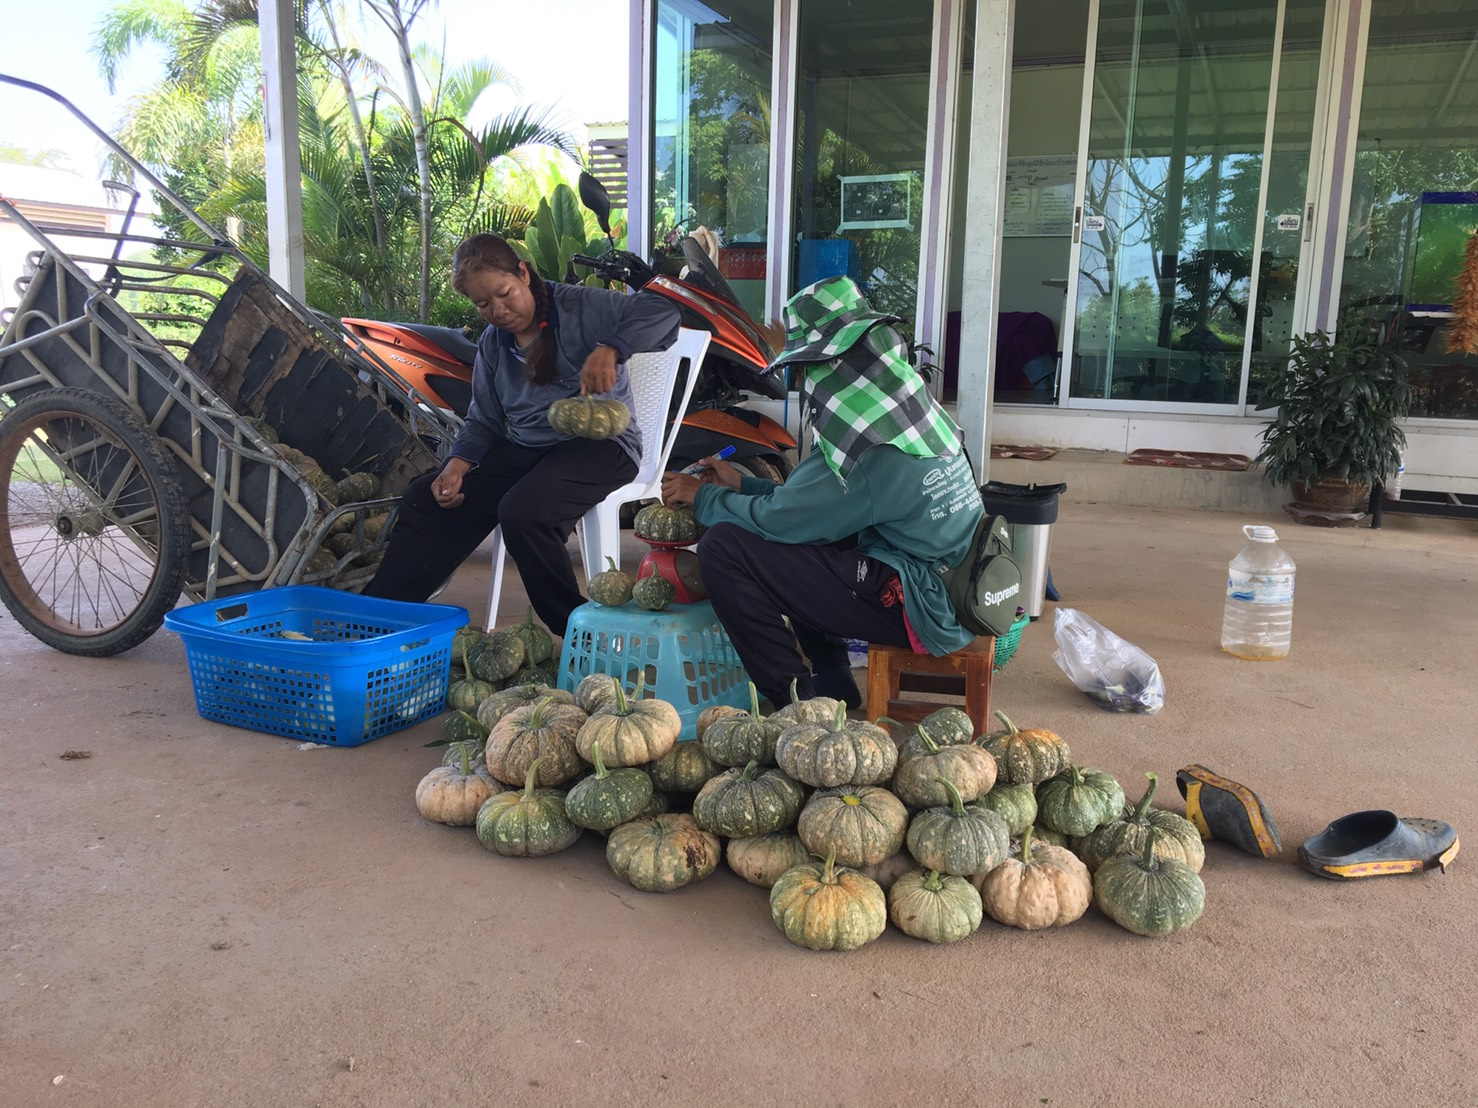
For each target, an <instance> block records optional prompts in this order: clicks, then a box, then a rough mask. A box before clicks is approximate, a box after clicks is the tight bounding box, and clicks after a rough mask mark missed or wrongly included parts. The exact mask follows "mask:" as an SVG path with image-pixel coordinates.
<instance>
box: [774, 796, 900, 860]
mask: <svg viewBox="0 0 1478 1108" xmlns="http://www.w3.org/2000/svg"><path fill="white" fill-rule="evenodd" d="M907 829H908V809H907V808H905V807H904V806H903V801H901V800H899V799H898V798H897V797H896V796H894V795H893V794H892V793H890V792H889V791H888V790H887V789H883V788H879V787H878V786H876V785H847V786H843V787H841V788H837V789H818V790H817V791H816V792H814V793H812V794H811V798H810V799H809V800H807V801H806V806H805V807H804V808H802V809H801V814H800V817H799V818H798V819H797V820H796V832H797V834H799V835H800V837H801V841H802V842H803V843H805V844H806V848H807V849H808V850H810V852H811V853H812V854H815V855H817V856H818V857H819V856H820V855H821V854H823V853H824V852H825V851H827V850H834V851H835V854H836V859H837V861H839V862H841V863H842V864H843V865H847V866H871V865H876V864H877V863H879V862H881V861H882V860H883V859H884V858H887V857H889V856H890V855H893V854H897V853H898V851H899V850H901V849H902V848H903V841H904V835H905V834H906V832H907Z"/></svg>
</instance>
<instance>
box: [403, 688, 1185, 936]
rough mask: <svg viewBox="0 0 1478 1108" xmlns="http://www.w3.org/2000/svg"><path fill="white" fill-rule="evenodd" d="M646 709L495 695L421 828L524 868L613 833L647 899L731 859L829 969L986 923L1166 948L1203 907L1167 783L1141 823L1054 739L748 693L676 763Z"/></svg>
mask: <svg viewBox="0 0 1478 1108" xmlns="http://www.w3.org/2000/svg"><path fill="white" fill-rule="evenodd" d="M643 691H644V690H643V688H642V682H641V681H640V680H638V682H637V685H636V688H635V689H628V688H627V687H625V686H624V685H623V684H622V683H621V681H620V680H618V679H616V678H613V677H610V676H606V675H603V674H593V675H591V676H588V677H586V678H584V679H583V680H582V681H581V682H580V683H579V685H578V686H577V687H576V688H575V690H574V691H573V692H568V691H563V690H559V689H555V688H550V687H548V686H547V685H543V684H538V683H526V684H521V685H510V686H509V687H508V688H506V689H504V690H502V691H499V692H494V693H492V694H490V695H488V696H487V697H486V698H484V699H483V700H481V701H480V702H479V703H478V704H477V705H476V707H475V708H473V709H471V710H470V711H468V710H462V711H461V712H460V714H461V715H462V716H466V717H467V718H469V719H471V720H472V722H473V724H475V725H476V726H475V728H472V729H470V730H468V729H467V726H466V723H465V721H458V722H456V723H453V722H451V720H452V719H453V718H454V716H455V713H454V716H453V717H448V718H449V722H448V725H447V727H446V729H445V730H444V736H445V737H446V739H447V740H448V744H449V745H448V751H447V753H446V757H445V759H444V761H443V765H442V766H440V767H438V768H437V769H435V770H433V771H432V772H431V773H430V774H428V775H427V776H426V778H425V779H424V780H423V781H421V783H420V785H419V786H418V787H417V790H416V803H417V805H418V807H419V808H420V811H421V813H422V815H424V816H425V817H426V818H427V819H429V820H433V821H436V822H440V823H446V824H450V825H453V826H471V827H474V828H475V829H476V834H477V837H478V839H479V840H480V841H481V842H482V843H483V845H484V846H486V847H487V848H488V849H490V850H492V851H494V852H495V853H497V854H500V855H504V856H508V857H531V856H538V855H545V854H551V853H554V852H556V851H560V850H564V849H566V848H568V847H569V846H571V845H572V844H573V843H575V841H576V840H578V839H579V838H580V836H581V835H582V834H583V833H584V832H585V831H587V830H588V831H592V832H596V833H598V834H601V835H604V836H606V859H607V862H608V863H609V865H610V867H611V869H612V871H613V872H614V873H615V874H616V875H617V876H618V877H620V878H621V879H622V880H624V881H626V882H628V883H629V884H631V885H632V886H634V887H635V888H637V889H641V890H643V891H645V892H671V891H674V890H676V889H679V888H682V887H684V886H686V885H689V884H691V883H693V882H695V881H700V880H702V879H704V878H706V877H708V876H710V875H711V874H712V873H713V872H714V871H715V869H716V868H717V866H718V863H719V861H720V859H721V858H722V859H724V860H726V862H727V864H728V865H729V867H730V868H731V869H732V870H733V871H734V872H735V873H737V874H738V875H739V876H740V877H742V878H743V879H744V880H745V881H748V882H749V883H751V884H753V885H757V886H760V887H763V888H768V889H769V890H770V894H769V895H770V911H771V916H772V918H773V920H774V922H775V924H776V926H777V927H778V928H779V929H780V930H781V931H782V932H783V933H784V934H785V936H786V937H787V938H788V939H789V940H790V941H792V942H794V943H796V944H798V945H800V946H803V947H807V948H809V949H812V950H833V949H835V950H846V949H852V948H855V947H858V946H861V945H863V944H864V943H867V942H871V941H872V940H874V939H876V938H878V937H879V936H880V935H881V934H882V933H883V932H884V930H885V929H886V927H887V924H888V923H889V922H891V923H892V924H893V925H894V926H896V927H897V928H898V929H899V930H901V931H903V932H904V933H905V934H908V935H911V936H914V937H916V938H920V939H924V940H927V941H930V942H934V943H952V942H958V941H960V940H962V939H965V938H967V937H968V936H970V935H971V934H973V933H975V932H976V931H977V930H978V929H979V928H980V927H981V925H982V921H983V920H984V919H985V918H986V917H989V918H990V919H992V920H994V921H996V923H999V924H1004V925H1007V926H1011V927H1018V928H1022V929H1026V930H1037V929H1041V928H1050V927H1062V926H1065V925H1067V924H1070V923H1072V922H1074V921H1075V920H1078V919H1080V918H1081V917H1082V916H1083V915H1084V914H1085V913H1086V912H1087V911H1088V909H1089V908H1090V906H1093V905H1095V904H1096V905H1097V907H1098V908H1099V910H1101V911H1102V912H1103V913H1104V914H1105V915H1107V916H1108V917H1109V918H1110V919H1112V920H1113V921H1114V922H1116V923H1118V924H1120V925H1121V926H1123V927H1125V928H1127V929H1128V930H1130V931H1133V932H1135V933H1137V934H1140V935H1163V934H1168V933H1171V932H1175V931H1179V930H1182V929H1184V928H1186V927H1189V926H1190V925H1191V924H1192V923H1194V922H1195V920H1196V919H1197V918H1199V916H1200V914H1201V912H1202V909H1203V907H1204V904H1205V889H1204V886H1203V884H1202V881H1201V878H1200V876H1199V871H1200V869H1201V865H1202V863H1203V861H1204V859H1205V851H1204V848H1203V846H1202V842H1201V837H1200V834H1199V832H1198V831H1197V829H1196V827H1195V826H1194V825H1193V824H1192V823H1190V821H1188V820H1187V819H1185V818H1184V817H1183V816H1180V815H1178V814H1176V813H1173V812H1168V811H1164V810H1162V809H1158V808H1155V807H1154V806H1153V803H1152V802H1153V799H1154V794H1155V788H1156V778H1155V775H1154V774H1152V773H1151V774H1147V775H1146V776H1147V777H1148V778H1149V785H1148V788H1147V789H1146V790H1145V792H1144V795H1143V797H1142V798H1141V799H1140V800H1139V801H1138V802H1136V803H1126V800H1125V794H1124V790H1123V788H1122V787H1121V786H1120V784H1119V782H1118V781H1116V780H1115V779H1114V778H1113V777H1112V776H1111V775H1109V774H1107V773H1103V772H1101V771H1099V770H1095V769H1091V768H1085V767H1083V766H1080V765H1077V764H1075V763H1074V762H1073V761H1072V760H1071V755H1070V752H1069V749H1068V746H1067V743H1066V742H1065V741H1064V740H1063V739H1062V738H1061V736H1059V735H1057V734H1055V733H1054V732H1052V731H1048V730H1045V729H1040V728H1036V729H1028V730H1021V729H1018V728H1017V727H1016V726H1015V725H1014V724H1012V723H1011V722H1010V720H1009V719H1007V718H1006V717H1005V716H1004V715H1003V714H1001V713H999V712H998V713H997V717H998V718H999V719H1000V721H1001V723H1002V728H1001V729H1000V730H997V731H992V732H990V733H988V734H985V735H977V734H975V733H974V729H973V727H972V725H971V721H970V718H969V716H967V715H966V714H965V713H964V712H963V711H961V710H959V709H957V708H941V709H939V710H937V711H935V712H933V713H931V714H930V715H928V716H927V717H925V718H924V719H923V720H922V721H921V722H920V723H918V724H917V725H904V724H897V723H895V722H894V721H890V720H878V721H876V722H867V721H866V720H852V719H848V718H847V714H846V708H845V706H844V705H843V704H842V703H841V702H840V701H837V700H832V699H830V698H826V697H817V698H815V699H813V700H806V701H796V702H794V703H792V704H789V705H787V706H785V707H782V708H780V709H779V710H777V711H775V712H774V713H773V714H771V715H769V716H763V715H761V713H760V710H759V705H758V699H757V696H756V694H755V693H754V690H753V687H752V686H751V690H750V693H751V707H750V709H749V710H748V711H745V710H742V709H739V708H734V707H730V706H718V707H711V708H708V709H706V710H705V711H704V712H703V713H702V714H701V715H700V717H699V719H698V722H697V732H698V738H697V741H696V742H679V741H678V734H679V731H680V730H681V722H680V720H679V717H678V714H677V711H676V709H675V708H673V706H672V705H670V704H668V703H666V702H665V701H662V700H659V699H655V698H650V697H646V698H644V697H643ZM890 728H891V729H892V730H891V731H890ZM895 731H896V733H897V737H896V738H895V734H894V732H895ZM900 740H901V742H900ZM725 841H726V845H725Z"/></svg>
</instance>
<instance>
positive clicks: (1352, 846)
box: [1298, 809, 1458, 880]
mask: <svg viewBox="0 0 1478 1108" xmlns="http://www.w3.org/2000/svg"><path fill="white" fill-rule="evenodd" d="M1457 852H1458V840H1457V832H1456V831H1455V830H1453V828H1452V825H1451V824H1447V823H1443V822H1442V821H1441V820H1437V819H1415V818H1413V817H1410V816H1407V817H1401V816H1397V815H1396V813H1395V812H1387V811H1385V810H1384V809H1376V810H1373V811H1369V812H1354V813H1351V814H1350V815H1348V816H1341V817H1340V818H1339V819H1337V820H1335V821H1334V822H1333V823H1331V824H1330V825H1329V826H1328V827H1326V828H1325V829H1324V830H1323V831H1321V832H1319V834H1317V835H1315V836H1313V838H1310V839H1308V840H1306V841H1305V842H1304V844H1303V845H1302V846H1301V847H1299V848H1298V860H1299V863H1300V864H1301V865H1303V867H1304V868H1305V869H1307V870H1309V871H1310V872H1312V873H1317V874H1318V875H1319V876H1320V877H1330V878H1334V879H1336V880H1346V879H1351V878H1356V877H1382V876H1386V875H1388V874H1395V873H1420V872H1421V871H1422V870H1425V869H1431V868H1432V867H1433V866H1441V867H1442V868H1443V869H1444V870H1445V869H1447V866H1448V863H1449V862H1451V861H1452V860H1453V859H1454V858H1455V857H1457Z"/></svg>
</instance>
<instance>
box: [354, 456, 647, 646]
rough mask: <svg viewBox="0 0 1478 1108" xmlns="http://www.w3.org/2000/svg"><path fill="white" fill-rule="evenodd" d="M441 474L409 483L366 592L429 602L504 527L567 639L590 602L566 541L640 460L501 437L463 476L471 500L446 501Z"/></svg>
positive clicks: (533, 591)
mask: <svg viewBox="0 0 1478 1108" xmlns="http://www.w3.org/2000/svg"><path fill="white" fill-rule="evenodd" d="M440 472H441V470H440V468H437V469H434V470H431V471H430V472H427V473H423V474H422V475H421V476H420V477H417V478H416V479H415V480H414V481H412V482H411V484H410V487H409V488H407V489H406V490H405V494H404V495H403V496H402V497H401V499H400V518H399V520H398V521H397V522H396V524H395V530H394V531H393V532H392V533H391V536H390V545H389V547H388V548H387V549H386V551H385V560H384V561H383V562H381V563H380V569H379V571H378V572H377V573H376V574H375V576H374V579H373V580H372V581H370V583H369V584H368V585H366V586H365V588H364V593H365V595H366V596H381V597H385V598H387V599H389V600H415V601H423V600H425V599H426V598H427V597H428V596H430V595H431V594H432V593H433V592H435V591H436V589H437V588H438V587H439V586H440V585H441V584H442V582H443V581H445V580H446V579H447V578H448V577H450V576H451V575H452V571H453V570H455V569H456V568H457V567H458V566H459V565H461V564H462V562H463V561H464V560H466V558H467V556H468V555H469V554H471V553H472V552H473V551H474V550H476V549H477V547H478V544H480V543H481V542H482V541H483V539H485V538H487V537H488V535H490V534H491V533H492V530H493V528H494V527H497V526H500V525H501V526H502V528H503V542H504V544H505V545H506V547H507V549H508V556H509V557H510V558H512V559H513V563H514V565H516V566H518V575H519V577H520V578H522V580H523V585H524V588H525V590H527V592H528V594H529V602H530V603H531V604H532V605H533V606H534V611H535V612H536V613H537V614H538V616H539V619H540V620H541V621H542V622H543V623H544V626H545V627H547V628H549V631H550V633H551V634H553V635H555V636H556V637H559V638H563V637H564V633H565V625H566V624H568V623H569V619H570V613H571V612H572V611H574V610H575V608H577V607H579V605H581V604H583V603H584V602H585V597H584V596H583V595H582V594H581V592H580V589H579V586H577V585H576V584H575V568H574V565H573V564H572V563H571V561H570V555H569V551H568V550H567V549H566V548H565V544H566V543H567V542H568V541H569V538H570V534H571V532H573V531H574V529H575V524H576V522H577V521H578V520H579V519H580V517H581V516H583V515H584V514H585V513H586V512H587V511H589V510H590V509H591V508H593V507H594V506H595V505H597V504H599V503H600V502H601V501H602V500H604V499H605V498H606V496H607V495H608V494H609V493H610V492H611V491H612V490H613V489H616V488H619V487H620V486H622V485H624V484H626V483H627V482H628V481H630V480H631V479H632V478H633V477H635V476H636V462H635V461H633V460H632V458H631V457H630V455H628V454H627V453H626V451H624V450H622V449H621V447H620V446H618V445H617V444H616V443H615V442H613V441H606V440H601V441H596V440H592V439H569V440H567V441H564V442H560V443H557V444H555V445H554V446H551V447H547V448H544V449H531V448H529V447H526V446H518V445H515V444H513V443H501V444H499V445H497V446H494V447H493V449H492V450H490V451H489V452H488V455H487V457H486V458H484V459H483V462H482V464H481V465H479V466H478V467H477V468H475V469H473V470H471V471H470V472H469V473H468V474H467V475H466V476H465V477H463V478H462V492H463V494H464V495H465V497H466V499H464V500H463V501H462V503H461V504H459V505H458V506H457V507H455V508H442V507H440V506H439V505H437V503H436V500H435V498H434V497H433V496H432V495H431V483H432V482H433V481H434V480H435V479H436V476H437V474H439V473H440Z"/></svg>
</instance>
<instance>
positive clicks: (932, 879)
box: [924, 869, 944, 893]
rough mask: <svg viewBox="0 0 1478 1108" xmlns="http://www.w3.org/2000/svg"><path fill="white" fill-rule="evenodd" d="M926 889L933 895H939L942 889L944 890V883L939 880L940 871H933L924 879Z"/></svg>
mask: <svg viewBox="0 0 1478 1108" xmlns="http://www.w3.org/2000/svg"><path fill="white" fill-rule="evenodd" d="M924 888H926V889H928V890H929V891H930V892H931V893H937V892H938V891H939V890H940V889H942V888H944V883H943V882H942V881H940V880H939V871H938V870H937V869H931V870H930V871H929V875H928V876H927V877H925V878H924Z"/></svg>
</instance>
